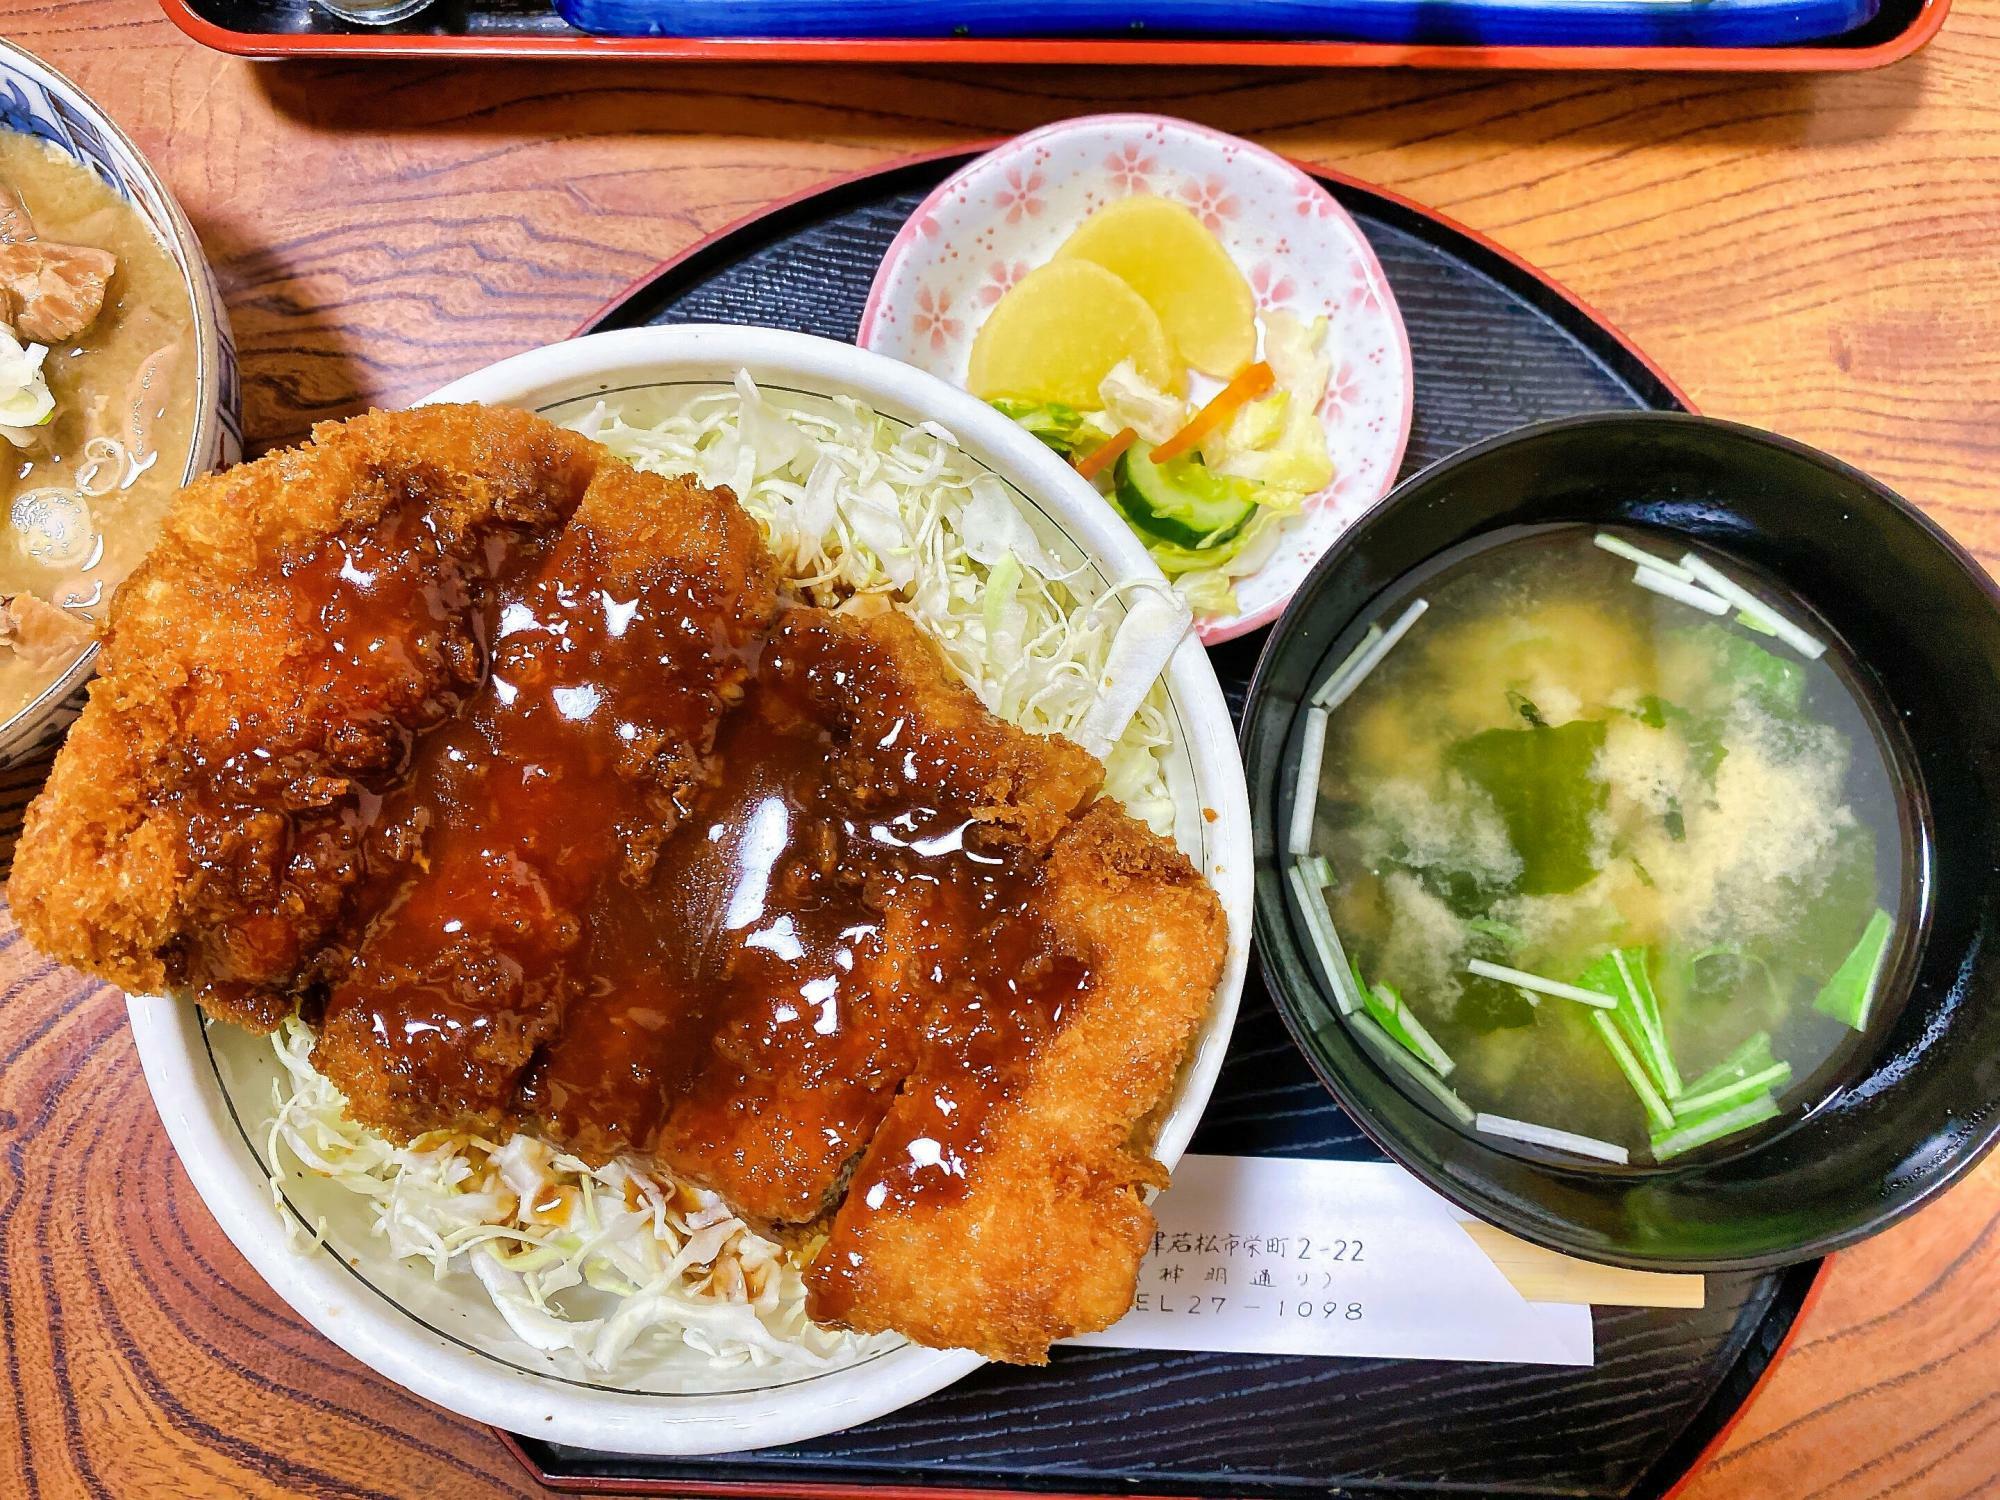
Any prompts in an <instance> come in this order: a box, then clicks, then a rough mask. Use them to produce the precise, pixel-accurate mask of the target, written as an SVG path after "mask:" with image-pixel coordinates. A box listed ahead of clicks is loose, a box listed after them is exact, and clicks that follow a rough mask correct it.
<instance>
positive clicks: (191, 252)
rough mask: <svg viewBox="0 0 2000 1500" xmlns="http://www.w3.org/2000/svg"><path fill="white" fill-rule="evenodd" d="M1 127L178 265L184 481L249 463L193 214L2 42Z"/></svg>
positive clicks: (25, 749) (225, 329)
mask: <svg viewBox="0 0 2000 1500" xmlns="http://www.w3.org/2000/svg"><path fill="white" fill-rule="evenodd" d="M0 129H6V130H18V131H20V132H22V133H23V134H26V135H33V136H39V137H40V138H41V139H43V140H45V141H47V142H49V143H50V144H51V145H53V146H54V147H55V148H56V149H57V150H59V151H62V152H64V153H65V154H67V155H68V156H70V157H72V158H73V159H75V160H76V161H77V162H79V163H80V164H82V165H83V166H86V167H88V168H89V169H90V170H91V171H93V172H95V173H96V174H97V175H98V176H99V177H101V178H103V179H104V181H105V182H107V183H108V184H110V186H111V187H112V189H113V190H114V191H116V192H117V193H118V194H119V196H120V197H122V198H124V199H125V201H126V202H128V203H130V204H131V205H132V206H133V207H134V208H136V209H137V210H138V211H139V214H140V217H142V218H143V219H145V220H146V222H147V223H148V224H150V225H151V226H152V228H153V233H154V234H156V235H157V236H159V239H160V243H161V244H163V245H165V246H166V248H167V253H168V254H170V255H171V256H173V259H174V264H175V265H177V266H178V267H180V272H181V280H182V282H183V284H184V286H185V287H186V290H187V295H188V300H189V302H190V303H192V304H193V307H194V328H195V338H196V351H195V352H196V360H195V423H194V440H193V442H192V443H191V444H190V445H189V448H188V460H187V469H186V472H185V473H184V474H183V475H182V476H181V482H182V483H186V482H187V481H188V480H191V479H193V478H195V477H196V476H197V475H200V474H205V473H207V472H208V471H209V470H210V469H214V468H219V467H221V466H222V465H224V464H233V463H235V462H236V461H237V460H238V459H240V458H241V457H242V456H243V428H242V417H241V404H242V403H241V395H240V391H239V388H238V385H237V378H236V342H235V340H234V338H232V337H231V335H230V332H229V318H228V315H227V314H226V313H225V312H224V311H223V307H222V294H221V293H220V292H219V291H218V290H217V289H216V285H215V276H214V273H213V272H211V271H210V270H209V266H208V260H207V258H206V257H205V256H204V255H203V254H202V250H201V241H200V240H198V239H196V238H195V233H194V229H193V227H192V226H191V225H190V224H189V223H188V220H187V215H186V214H184V213H182V212H181V207H180V205H179V204H178V203H176V202H174V198H173V195H172V194H171V193H169V192H168V191H167V187H166V184H165V183H163V182H162V181H160V178H159V174H158V173H156V172H155V171H154V170H153V168H152V166H151V165H150V164H149V163H148V162H147V161H146V158H145V157H144V156H142V155H140V154H139V148H138V147H137V146H135V145H133V144H132V141H131V139H130V137H128V136H127V135H126V134H125V132H124V131H122V130H120V129H119V128H118V127H117V126H116V125H115V124H113V123H112V122H111V119H110V117H109V116H107V115H106V114H105V113H104V111H103V110H102V109H100V108H98V106H97V105H96V104H95V103H94V102H92V100H91V99H90V97H89V96H88V95H87V94H85V93H84V92H83V90H82V89H80V88H78V87H77V86H76V85H75V84H74V83H71V82H70V81H69V79H67V78H65V77H63V75H62V74H60V73H58V72H57V71H56V70H55V69H54V68H52V67H50V66H49V65H48V64H47V63H45V62H43V61H42V60H41V59H40V58H38V57H35V56H34V55H33V54H31V53H28V52H25V51H23V50H22V49H21V48H19V47H17V46H15V45H14V44H13V43H12V42H8V41H0ZM96 665H97V647H96V646H95V645H92V646H91V647H89V648H88V649H87V650H86V651H84V653H83V654H82V655H81V656H80V657H78V658H77V660H76V662H75V664H74V665H72V666H71V667H70V669H69V670H68V671H66V672H65V673H63V675H62V676H61V677H59V678H57V679H56V680H55V681H54V682H52V683H50V684H49V685H48V687H46V688H44V689H43V690H42V692H41V693H40V694H38V695H37V696H36V697H35V698H34V699H32V700H31V701H30V702H28V703H27V704H26V705H25V706H24V707H23V708H21V709H20V710H19V711H18V712H16V713H14V714H13V715H11V716H9V717H8V718H6V719H5V720H4V721H0V770H6V769H10V768H12V767H14V766H18V765H20V764H22V763H23V762H25V761H29V760H32V759H34V758H35V757H37V756H40V755H43V754H46V753H47V752H48V751H49V750H51V749H52V748H54V746H55V744H56V742H57V741H58V740H60V739H61V738H62V736H63V731H64V730H66V729H68V727H69V725H70V723H71V721H72V720H74V719H75V718H76V716H77V714H78V713H79V712H81V711H82V708H83V700H84V691H85V685H86V684H87V683H88V681H89V679H90V674H91V672H92V671H93V670H94V669H95V668H96Z"/></svg>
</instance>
